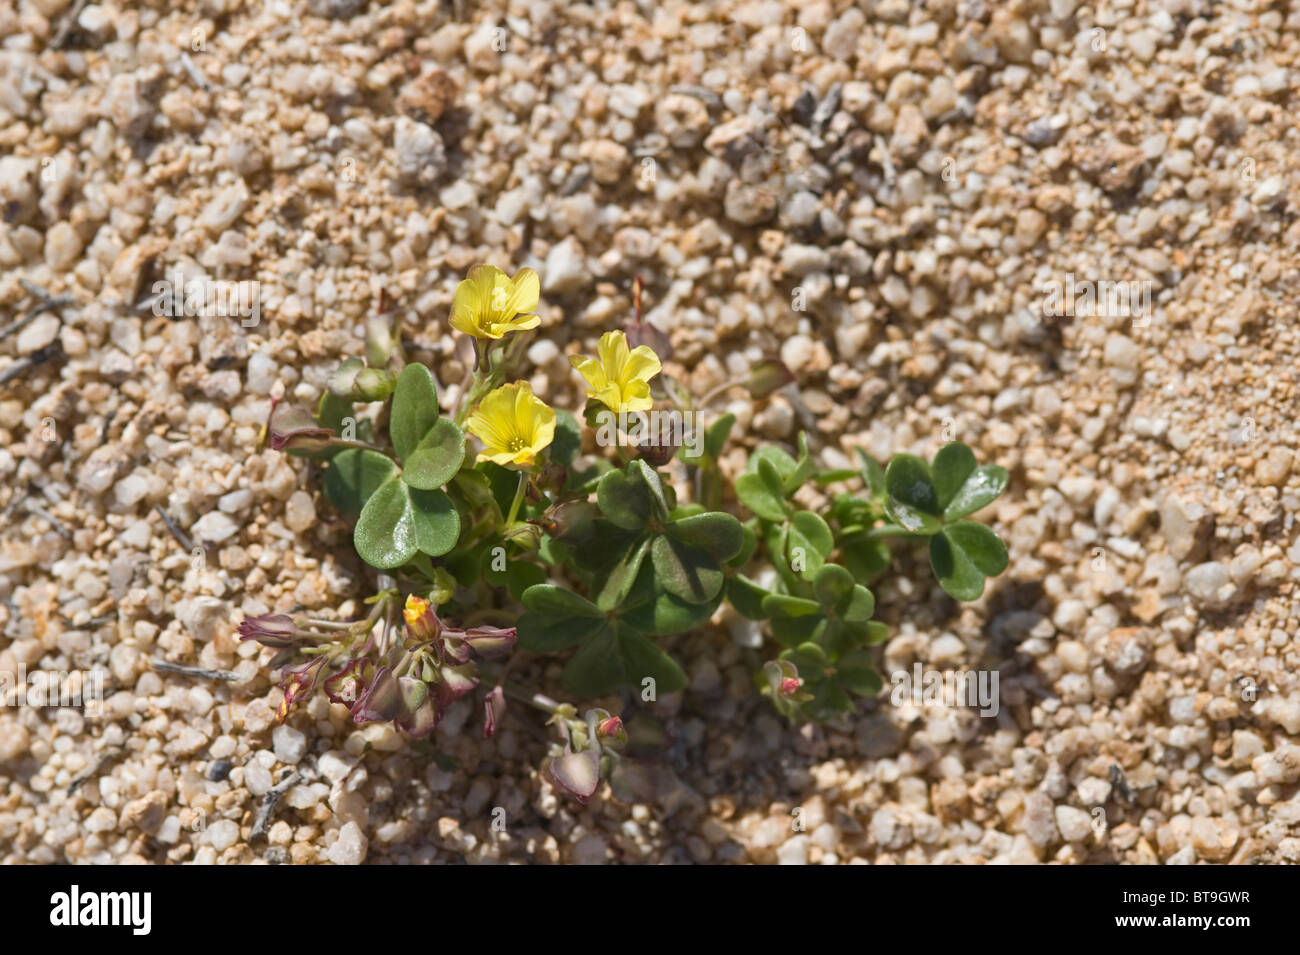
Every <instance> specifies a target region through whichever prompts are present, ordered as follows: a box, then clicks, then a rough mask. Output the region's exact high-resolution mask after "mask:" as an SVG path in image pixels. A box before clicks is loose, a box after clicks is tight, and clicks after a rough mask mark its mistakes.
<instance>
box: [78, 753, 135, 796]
mask: <svg viewBox="0 0 1300 955" xmlns="http://www.w3.org/2000/svg"><path fill="white" fill-rule="evenodd" d="M123 752H125V750H124V749H123V748H122V747H121V746H109V747H108V748H106V749H105V750H104V751H103V752H102V753H100V754H99V758H98V759H96V760H95V761H94V762H93V763H91V764H90V765H89V766H87V767H86V768H85V769H83V770H82V771H81V772H79V773H77V775H76V776H74V777H73V779H72V782H70V783H68V795H69V796H71V795H72V794H74V793H75V792H76V791H77V790H78V789H80V788H81V787H82V786H84V785H85V784H86V783H88V782H90V780H92V779H94V778H95V777H96V776H98V775H99V774H100V773H101V772H103V770H104V767H106V766H107V765H108V764H109V763H111V762H112V761H113V760H115V759H117V758H118V757H119V756H121V755H122V753H123Z"/></svg>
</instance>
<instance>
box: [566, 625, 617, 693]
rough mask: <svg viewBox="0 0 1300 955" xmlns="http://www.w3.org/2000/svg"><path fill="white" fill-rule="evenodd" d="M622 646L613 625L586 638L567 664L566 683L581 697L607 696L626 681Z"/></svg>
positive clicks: (571, 690) (572, 691)
mask: <svg viewBox="0 0 1300 955" xmlns="http://www.w3.org/2000/svg"><path fill="white" fill-rule="evenodd" d="M623 673H624V671H623V649H622V646H621V645H620V642H619V639H618V636H617V634H615V632H614V629H613V628H612V627H604V628H602V629H601V631H600V632H599V633H597V634H596V635H595V636H593V637H591V638H589V639H587V640H586V641H585V642H584V643H583V644H582V646H581V647H580V648H579V649H578V652H577V653H576V654H574V656H573V659H572V660H570V661H569V662H568V665H566V666H565V668H564V685H565V686H566V687H568V689H569V691H570V692H571V693H575V694H577V695H578V696H580V697H593V696H604V695H606V694H607V693H613V692H614V691H615V690H617V689H618V688H619V687H620V686H622V685H623Z"/></svg>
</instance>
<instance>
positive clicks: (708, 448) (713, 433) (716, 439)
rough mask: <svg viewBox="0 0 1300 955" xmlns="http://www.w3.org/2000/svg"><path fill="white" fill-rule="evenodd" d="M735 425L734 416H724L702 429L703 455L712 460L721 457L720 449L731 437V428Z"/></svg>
mask: <svg viewBox="0 0 1300 955" xmlns="http://www.w3.org/2000/svg"><path fill="white" fill-rule="evenodd" d="M735 423H736V416H735V415H734V414H724V415H721V416H719V418H718V419H717V420H716V421H714V422H713V423H712V424H711V425H709V426H708V427H707V428H705V429H704V453H705V454H707V455H708V456H709V457H710V458H712V459H713V460H715V461H716V460H717V459H718V458H720V457H721V456H722V449H723V447H724V446H725V445H726V443H727V438H729V437H730V436H731V428H732V426H733V425H735Z"/></svg>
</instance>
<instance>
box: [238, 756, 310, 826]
mask: <svg viewBox="0 0 1300 955" xmlns="http://www.w3.org/2000/svg"><path fill="white" fill-rule="evenodd" d="M299 778H300V776H299V773H298V770H296V769H295V770H294V771H293V772H291V773H290V774H289V775H288V776H286V777H285V778H284V779H282V780H280V781H279V782H278V783H276V784H275V785H274V786H272V787H271V788H270V789H268V790H267V791H266V795H265V796H263V797H262V805H261V808H259V809H258V810H257V822H255V823H254V824H253V831H252V832H251V833H249V836H248V841H249V842H252V841H253V840H254V839H257V838H260V837H262V836H265V835H266V830H267V829H269V828H271V816H272V815H273V814H274V813H275V806H276V804H277V803H278V802H279V801H280V797H281V796H283V795H284V794H285V793H287V792H288V791H289V790H290V789H292V788H293V787H294V786H296V785H297V784H298V780H299Z"/></svg>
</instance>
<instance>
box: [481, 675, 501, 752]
mask: <svg viewBox="0 0 1300 955" xmlns="http://www.w3.org/2000/svg"><path fill="white" fill-rule="evenodd" d="M505 713H506V693H505V690H503V689H502V688H501V687H499V686H497V687H493V688H492V689H491V690H490V691H489V692H488V695H487V696H486V697H484V698H483V738H484V739H491V738H492V737H493V736H495V735H496V733H497V725H498V724H499V723H500V722H501V717H503V716H505Z"/></svg>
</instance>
